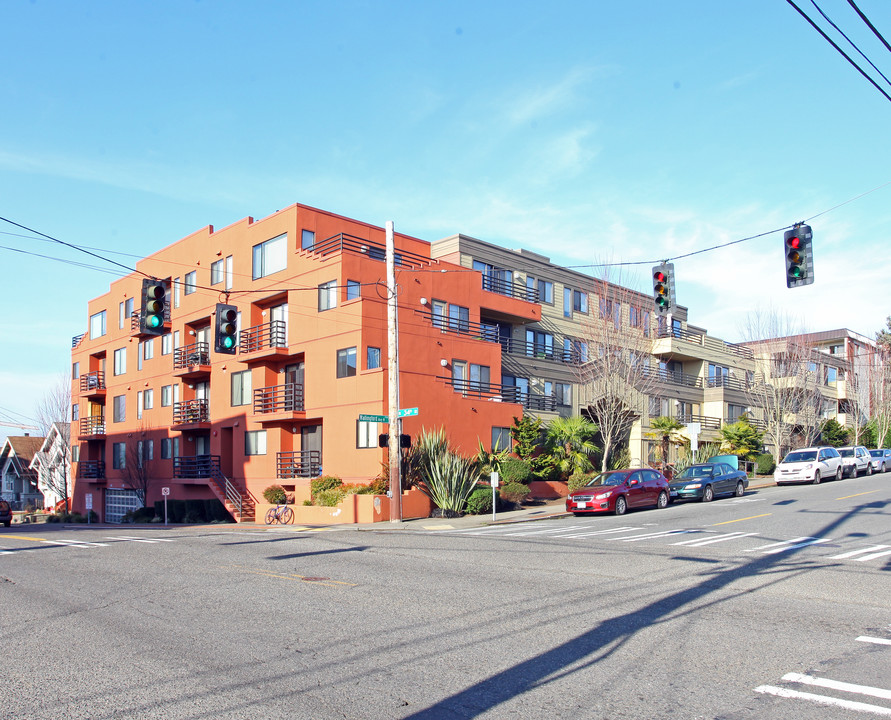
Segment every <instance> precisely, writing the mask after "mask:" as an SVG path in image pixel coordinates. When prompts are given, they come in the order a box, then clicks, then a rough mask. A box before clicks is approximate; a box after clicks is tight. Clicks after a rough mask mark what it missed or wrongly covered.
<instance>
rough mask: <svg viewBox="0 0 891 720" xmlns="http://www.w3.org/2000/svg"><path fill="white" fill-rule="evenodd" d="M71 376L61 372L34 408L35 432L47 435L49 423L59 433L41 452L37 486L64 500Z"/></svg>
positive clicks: (67, 475) (66, 494) (67, 485)
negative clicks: (48, 447)
mask: <svg viewBox="0 0 891 720" xmlns="http://www.w3.org/2000/svg"><path fill="white" fill-rule="evenodd" d="M70 413H71V380H70V379H69V377H68V374H67V373H64V372H63V373H61V374H60V375H59V376H58V377H57V378H56V381H55V383H54V384H53V385H52V386H50V387H49V389H48V390H47V391H46V393H45V394H44V395H43V397H42V398H40V400H38V401H37V406H36V409H35V411H34V416H35V420H36V422H37V427H38V428H39V432H40V434H41V435H43V437H45V438H46V437H49V435H50V433H51V431H52V428H53V425H55V426H56V428H57V429H58V433H59V438H58V443H57V444H56V445H55V447H54V448H50V451H48V452H45V453H41V457H40V463H39V468H40V470H39V472H40V478H39V483H38V487H40V486H43V487H44V488H46V489H47V490H49V491H50V492H51V493H52V494H54V495H55V496H57V497H59V498H62V499H63V500H66V501H67V500H68V499H69V496H70V491H71V479H70V472H71V444H70V443H71V434H70V425H69V419H70Z"/></svg>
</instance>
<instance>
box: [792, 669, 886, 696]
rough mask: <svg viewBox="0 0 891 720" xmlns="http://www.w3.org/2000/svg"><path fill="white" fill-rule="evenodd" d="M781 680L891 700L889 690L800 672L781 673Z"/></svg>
mask: <svg viewBox="0 0 891 720" xmlns="http://www.w3.org/2000/svg"><path fill="white" fill-rule="evenodd" d="M783 680H785V681H786V682H796V683H801V684H802V685H813V686H814V687H824V688H829V689H830V690H841V691H842V692H849V693H856V694H858V695H869V696H870V697H877V698H881V699H882V700H891V690H885V689H884V688H877V687H870V686H869V685H854V684H853V683H847V682H840V681H839V680H830V679H829V678H820V677H814V676H813V675H803V674H801V673H786V674H785V675H783Z"/></svg>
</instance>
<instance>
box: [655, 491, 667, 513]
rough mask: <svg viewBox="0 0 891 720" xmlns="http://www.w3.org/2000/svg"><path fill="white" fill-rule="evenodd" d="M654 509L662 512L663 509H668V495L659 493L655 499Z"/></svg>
mask: <svg viewBox="0 0 891 720" xmlns="http://www.w3.org/2000/svg"><path fill="white" fill-rule="evenodd" d="M656 507H657V508H658V509H659V510H664V509H665V508H667V507H668V493H667V492H665V491H664V490H663V491H662V492H661V493H659V497H658V498H656Z"/></svg>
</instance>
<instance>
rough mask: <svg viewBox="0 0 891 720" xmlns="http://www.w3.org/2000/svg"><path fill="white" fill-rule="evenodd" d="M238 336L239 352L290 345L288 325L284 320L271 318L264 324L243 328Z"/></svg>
mask: <svg viewBox="0 0 891 720" xmlns="http://www.w3.org/2000/svg"><path fill="white" fill-rule="evenodd" d="M238 337H239V341H238V352H239V353H252V352H257V350H265V349H266V348H283V347H288V326H287V323H285V321H284V320H270V321H269V322H267V323H263V324H262V325H255V326H254V327H252V328H247V329H246V330H242V331H241V332H240V333H239V336H238Z"/></svg>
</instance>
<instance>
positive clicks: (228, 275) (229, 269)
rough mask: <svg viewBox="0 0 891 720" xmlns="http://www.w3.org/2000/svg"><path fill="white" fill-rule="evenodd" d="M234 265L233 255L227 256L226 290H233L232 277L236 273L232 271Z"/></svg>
mask: <svg viewBox="0 0 891 720" xmlns="http://www.w3.org/2000/svg"><path fill="white" fill-rule="evenodd" d="M232 263H233V260H232V256H231V255H228V256H226V285H225V288H226V289H227V290H231V289H232V275H233V273H234V270H233V269H232Z"/></svg>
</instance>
